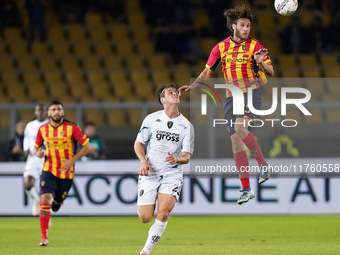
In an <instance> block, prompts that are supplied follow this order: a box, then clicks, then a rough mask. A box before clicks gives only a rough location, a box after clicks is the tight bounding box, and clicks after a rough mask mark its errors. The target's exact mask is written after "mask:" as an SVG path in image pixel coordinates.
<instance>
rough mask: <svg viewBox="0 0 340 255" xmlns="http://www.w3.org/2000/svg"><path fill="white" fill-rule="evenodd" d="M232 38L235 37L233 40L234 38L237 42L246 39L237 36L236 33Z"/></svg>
mask: <svg viewBox="0 0 340 255" xmlns="http://www.w3.org/2000/svg"><path fill="white" fill-rule="evenodd" d="M232 38H233V40H234V41H235V42H237V43H240V42H243V41H244V40H243V39H241V38H240V37H238V36H236V35H235V34H234V35H232Z"/></svg>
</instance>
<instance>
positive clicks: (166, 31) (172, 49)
mask: <svg viewBox="0 0 340 255" xmlns="http://www.w3.org/2000/svg"><path fill="white" fill-rule="evenodd" d="M155 50H156V52H167V53H169V54H170V55H171V56H172V58H173V59H174V61H175V62H178V59H179V51H178V40H177V35H176V33H175V32H174V28H173V27H172V26H171V25H168V26H164V27H161V28H160V31H159V33H158V34H157V36H156V42H155Z"/></svg>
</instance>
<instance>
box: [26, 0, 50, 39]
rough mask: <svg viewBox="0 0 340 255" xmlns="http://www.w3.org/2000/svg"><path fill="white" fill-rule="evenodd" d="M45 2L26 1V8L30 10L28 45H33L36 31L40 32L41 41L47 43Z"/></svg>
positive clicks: (42, 0)
mask: <svg viewBox="0 0 340 255" xmlns="http://www.w3.org/2000/svg"><path fill="white" fill-rule="evenodd" d="M46 4H47V3H46V2H45V0H26V3H25V7H26V9H27V10H28V16H29V19H30V23H29V31H30V35H29V38H28V45H31V44H32V43H33V41H34V38H35V33H36V31H39V35H40V41H41V42H44V41H46V28H45V9H46Z"/></svg>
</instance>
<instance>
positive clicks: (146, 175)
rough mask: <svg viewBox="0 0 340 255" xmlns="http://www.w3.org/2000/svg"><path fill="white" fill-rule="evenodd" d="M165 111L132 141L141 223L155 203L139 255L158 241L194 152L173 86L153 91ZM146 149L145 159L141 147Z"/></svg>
mask: <svg viewBox="0 0 340 255" xmlns="http://www.w3.org/2000/svg"><path fill="white" fill-rule="evenodd" d="M156 96H157V97H158V101H159V102H160V103H161V104H162V105H163V107H164V110H161V111H157V112H155V113H152V114H149V115H148V116H146V118H145V119H144V121H143V123H142V126H141V129H140V131H139V133H138V135H137V139H136V141H135V146H134V149H135V152H136V154H137V156H138V158H139V160H140V161H141V163H142V167H141V168H140V170H139V181H138V202H137V204H138V214H139V218H140V220H141V221H142V222H143V223H147V222H150V221H151V220H152V218H153V215H154V211H155V204H156V199H158V210H157V217H156V220H155V222H154V224H153V225H152V226H151V228H150V230H149V236H148V238H147V240H146V243H145V246H144V247H143V249H142V251H141V252H140V254H141V255H146V254H149V253H150V251H151V250H152V248H153V247H154V246H155V245H156V244H157V242H158V241H159V239H160V238H161V236H162V234H163V232H164V230H165V228H166V225H167V221H168V217H169V214H170V212H171V211H172V209H173V208H174V206H175V204H176V202H177V200H178V198H179V195H180V193H181V190H182V184H183V170H182V166H181V165H182V164H187V163H188V162H189V161H190V158H191V155H192V154H193V151H194V129H193V126H192V125H191V124H190V122H189V121H188V120H187V119H186V118H185V117H184V116H183V115H182V114H181V113H180V112H179V110H178V105H179V103H180V100H179V96H178V92H177V91H176V88H175V86H174V85H164V86H161V87H160V88H159V89H158V90H157V91H156ZM145 144H146V145H147V153H146V155H145V152H144V149H143V145H145Z"/></svg>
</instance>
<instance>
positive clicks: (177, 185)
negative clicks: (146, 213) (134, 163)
mask: <svg viewBox="0 0 340 255" xmlns="http://www.w3.org/2000/svg"><path fill="white" fill-rule="evenodd" d="M182 186H183V175H179V176H171V177H169V176H168V177H164V178H163V175H161V176H139V178H138V200H137V205H154V204H156V199H157V196H158V194H161V193H162V194H169V195H173V196H175V197H176V201H178V198H179V195H180V194H181V191H182Z"/></svg>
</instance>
